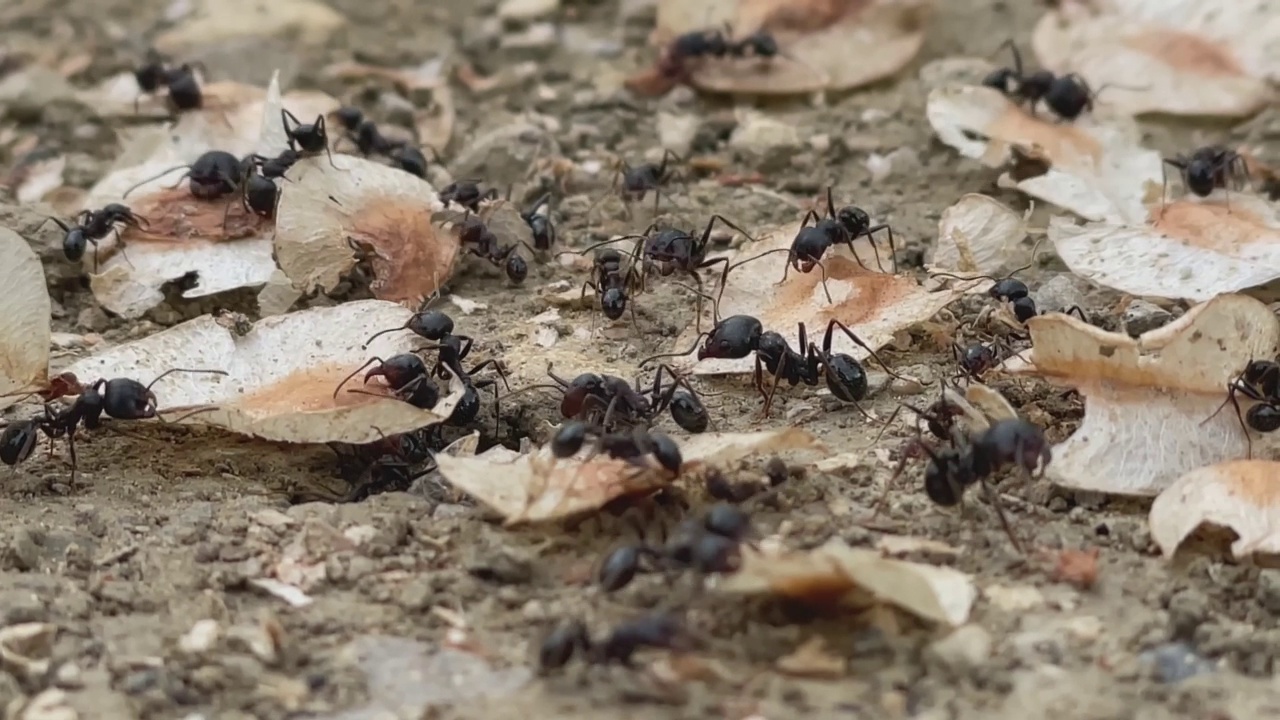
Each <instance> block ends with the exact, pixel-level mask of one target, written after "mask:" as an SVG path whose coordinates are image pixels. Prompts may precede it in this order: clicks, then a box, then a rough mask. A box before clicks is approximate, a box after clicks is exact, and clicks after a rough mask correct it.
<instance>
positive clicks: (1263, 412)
mask: <svg viewBox="0 0 1280 720" xmlns="http://www.w3.org/2000/svg"><path fill="white" fill-rule="evenodd" d="M1245 421H1246V422H1247V423H1248V424H1249V427H1251V428H1253V429H1254V430H1257V431H1258V432H1260V433H1270V432H1275V431H1276V430H1280V408H1277V407H1275V406H1273V405H1254V406H1253V407H1251V408H1249V411H1248V412H1247V413H1245Z"/></svg>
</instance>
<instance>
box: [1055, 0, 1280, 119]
mask: <svg viewBox="0 0 1280 720" xmlns="http://www.w3.org/2000/svg"><path fill="white" fill-rule="evenodd" d="M1277 13H1280V8H1277V7H1276V4H1275V2H1274V1H1273V0H1253V1H1251V2H1236V3H1230V4H1228V5H1223V6H1221V7H1215V6H1213V5H1209V4H1206V3H1203V2H1197V1H1196V0H1062V1H1061V2H1058V3H1057V4H1056V7H1055V8H1053V9H1051V10H1049V12H1048V13H1046V14H1045V15H1044V17H1042V18H1041V19H1040V22H1039V24H1037V25H1036V28H1035V31H1034V33H1033V35H1032V39H1031V42H1032V47H1033V49H1034V50H1035V53H1036V55H1037V56H1038V57H1039V59H1040V62H1041V63H1043V65H1044V66H1045V67H1046V68H1049V69H1050V70H1054V71H1056V72H1075V73H1078V74H1080V75H1081V76H1082V77H1083V78H1084V79H1085V80H1086V81H1087V82H1088V83H1089V85H1090V86H1092V87H1093V88H1095V89H1102V88H1104V87H1105V86H1109V87H1106V89H1105V91H1103V92H1101V94H1100V97H1099V99H1098V103H1099V104H1100V105H1105V106H1107V107H1109V108H1113V109H1115V110H1117V111H1120V112H1125V113H1128V114H1130V115H1135V114H1139V113H1154V112H1159V113H1168V114H1172V115H1191V116H1219V117H1243V116H1247V115H1252V114H1253V113H1255V112H1257V111H1258V110H1261V109H1262V108H1263V107H1264V106H1265V105H1266V104H1267V102H1268V101H1269V100H1271V99H1272V98H1273V94H1272V92H1271V89H1270V88H1269V87H1268V81H1272V82H1274V81H1276V80H1278V79H1280V51H1278V50H1277V46H1278V45H1280V43H1277V39H1280V23H1277V22H1276V17H1277Z"/></svg>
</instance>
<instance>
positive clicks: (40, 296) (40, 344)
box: [0, 227, 53, 409]
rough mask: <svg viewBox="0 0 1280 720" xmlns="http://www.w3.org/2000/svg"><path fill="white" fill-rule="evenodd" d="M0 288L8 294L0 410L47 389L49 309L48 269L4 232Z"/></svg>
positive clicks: (1, 341)
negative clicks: (45, 270) (45, 272)
mask: <svg viewBox="0 0 1280 720" xmlns="http://www.w3.org/2000/svg"><path fill="white" fill-rule="evenodd" d="M0 253H3V255H4V257H5V262H4V263H3V264H0V287H3V288H4V289H5V301H4V304H3V306H0V307H2V308H3V312H2V313H0V409H3V408H6V407H9V406H10V405H12V404H13V403H14V402H16V401H17V400H19V399H20V397H21V395H22V394H23V393H26V392H35V391H37V390H43V389H44V388H45V387H47V386H48V384H49V343H50V342H51V341H52V339H53V330H52V329H51V328H50V324H49V318H50V312H51V303H50V301H49V291H48V289H47V288H46V287H45V282H44V266H42V265H41V264H40V258H39V257H38V256H37V255H36V253H35V251H34V250H32V249H31V246H30V245H29V244H28V243H27V241H26V240H24V239H23V238H22V236H21V235H19V234H18V233H16V232H14V231H12V230H9V229H8V228H3V227H0Z"/></svg>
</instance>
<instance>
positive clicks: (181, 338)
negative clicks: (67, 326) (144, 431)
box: [68, 300, 462, 443]
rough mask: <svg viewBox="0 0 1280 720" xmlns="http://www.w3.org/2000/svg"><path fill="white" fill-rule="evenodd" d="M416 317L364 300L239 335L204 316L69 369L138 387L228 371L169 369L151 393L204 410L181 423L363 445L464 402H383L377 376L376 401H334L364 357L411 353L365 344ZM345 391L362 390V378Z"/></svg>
mask: <svg viewBox="0 0 1280 720" xmlns="http://www.w3.org/2000/svg"><path fill="white" fill-rule="evenodd" d="M412 314H413V313H412V311H410V310H408V309H407V308H404V307H402V306H400V305H397V304H395V303H389V302H383V301H381V300H361V301H357V302H350V303H344V304H342V305H338V306H336V307H328V308H315V309H311V310H303V311H300V312H296V313H290V314H288V315H280V316H277V317H271V318H266V319H264V320H259V321H258V322H257V323H255V324H254V325H253V328H252V329H251V330H250V331H249V332H248V333H247V334H245V335H243V336H241V335H237V334H236V333H234V332H233V331H231V330H229V329H227V328H226V327H223V325H222V324H220V323H219V322H218V319H217V318H215V317H213V316H212V315H206V316H204V317H199V318H196V319H195V320H191V321H189V322H185V323H182V324H181V325H177V326H174V327H172V328H169V329H168V330H165V331H163V332H159V333H156V334H155V335H151V336H149V337H146V338H143V339H141V340H137V341H134V342H131V343H127V344H125V345H121V346H118V347H115V348H112V349H110V350H107V351H106V352H103V353H100V354H98V355H94V356H93V357H89V358H86V359H84V360H81V361H79V362H77V363H75V364H74V365H72V366H71V367H70V368H68V370H69V371H70V372H73V373H75V374H76V376H77V377H79V378H81V379H82V380H84V381H86V382H87V381H91V380H94V379H97V378H114V377H130V378H134V379H136V380H139V381H140V382H143V383H149V382H151V381H152V380H153V379H154V378H156V377H157V376H159V375H160V374H161V373H163V372H165V371H166V370H170V369H172V368H188V369H196V370H222V371H224V372H226V373H227V375H216V374H210V373H174V374H172V375H168V376H166V377H164V378H163V379H161V380H160V381H159V382H158V383H156V385H155V393H156V396H157V398H158V399H159V403H160V407H161V408H162V412H163V413H164V414H165V415H166V416H173V415H186V414H187V413H189V412H190V411H192V410H194V409H195V408H202V409H203V408H209V409H208V410H207V411H203V412H200V413H198V414H194V415H191V416H190V417H187V418H185V419H183V418H181V417H180V418H177V419H179V420H181V421H182V422H184V423H190V424H202V425H213V426H215V427H220V428H224V429H226V430H230V431H232V432H237V433H242V434H245V435H253V436H255V437H260V438H264V439H267V440H274V441H279V442H296V443H321V442H344V443H368V442H373V441H376V440H378V439H380V438H382V437H385V436H388V435H395V434H399V433H404V432H409V431H412V430H416V429H418V428H422V427H425V426H428V425H432V424H435V423H439V422H441V421H443V420H444V419H445V418H447V417H448V415H449V414H450V413H451V412H453V407H454V405H456V404H457V401H458V399H459V398H460V397H461V396H462V389H461V388H460V387H454V388H453V392H451V393H450V394H449V395H448V396H446V397H443V398H442V399H441V400H440V402H439V404H437V405H436V407H435V408H434V410H421V409H418V408H415V407H414V406H412V405H410V404H409V403H406V402H401V401H400V400H397V399H394V398H391V397H388V396H387V395H388V394H389V391H387V390H386V388H385V386H383V385H381V384H380V382H379V381H378V380H377V379H375V380H374V381H372V382H370V383H369V385H368V386H365V389H367V390H368V391H369V392H370V393H373V394H372V395H370V394H363V393H355V392H346V391H344V392H339V393H337V396H336V397H335V395H334V391H335V389H337V387H338V385H339V383H341V382H342V380H343V379H344V378H346V377H347V376H348V375H350V374H351V373H352V372H354V371H355V370H356V369H357V368H358V367H359V366H361V365H362V364H364V363H365V362H366V361H368V360H369V359H370V358H373V357H380V358H389V357H391V356H392V355H396V354H398V353H404V352H410V351H412V350H413V349H414V348H415V347H417V344H415V343H416V341H415V340H414V339H413V338H412V337H411V336H405V335H401V334H395V335H391V334H388V335H383V336H381V337H378V338H376V339H375V340H374V341H373V342H372V344H370V346H369V347H368V349H365V348H364V347H362V346H363V344H364V342H365V341H366V340H367V339H368V338H369V336H370V335H372V334H373V332H374V331H375V330H377V329H378V328H387V327H396V326H397V325H403V324H404V323H405V322H406V321H407V320H408V319H409V318H410V316H412ZM317 338H323V342H320V341H318V340H317ZM455 385H457V383H455ZM349 387H350V388H352V389H355V388H360V387H361V385H360V379H359V378H357V379H355V380H353V381H351V383H349ZM443 394H444V393H442V395H443ZM171 419H173V418H172V417H171Z"/></svg>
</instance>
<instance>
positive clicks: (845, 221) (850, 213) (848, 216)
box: [836, 205, 871, 236]
mask: <svg viewBox="0 0 1280 720" xmlns="http://www.w3.org/2000/svg"><path fill="white" fill-rule="evenodd" d="M836 221H837V222H839V223H840V227H843V228H844V229H845V230H847V231H848V233H849V235H851V236H857V235H860V234H862V232H863V231H864V230H866V229H867V228H868V227H870V226H871V216H870V215H868V214H867V211H866V210H863V209H862V208H860V207H855V206H853V205H845V206H844V207H842V208H840V209H839V210H837V211H836Z"/></svg>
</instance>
